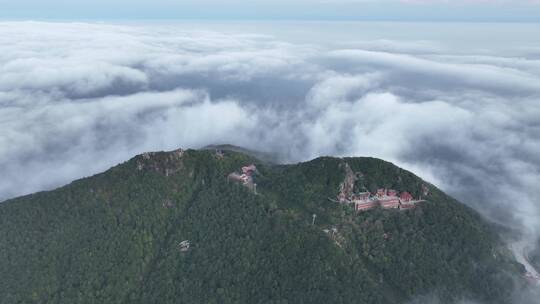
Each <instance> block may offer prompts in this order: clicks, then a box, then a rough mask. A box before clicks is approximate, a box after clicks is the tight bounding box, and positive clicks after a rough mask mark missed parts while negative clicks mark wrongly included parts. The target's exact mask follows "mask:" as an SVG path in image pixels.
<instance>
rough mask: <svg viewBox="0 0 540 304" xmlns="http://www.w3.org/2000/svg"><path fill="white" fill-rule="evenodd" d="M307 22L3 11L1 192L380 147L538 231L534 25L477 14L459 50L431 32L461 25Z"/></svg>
mask: <svg viewBox="0 0 540 304" xmlns="http://www.w3.org/2000/svg"><path fill="white" fill-rule="evenodd" d="M302 26H303V27H302ZM302 26H300V27H294V26H293V25H291V26H290V27H289V28H287V27H281V29H282V31H281V32H279V33H278V32H275V31H274V32H272V31H270V30H268V28H271V26H268V25H267V26H266V29H267V30H266V31H265V30H257V28H256V27H253V26H246V27H244V28H243V27H241V26H240V27H233V26H230V27H229V28H226V27H223V28H221V27H220V26H217V25H214V26H208V27H197V26H187V25H186V24H149V25H140V24H123V25H122V24H98V23H47V22H0V169H1V177H0V200H4V199H8V198H12V197H15V196H19V195H23V194H28V193H32V192H35V191H39V190H47V189H52V188H55V187H58V186H61V185H63V184H66V183H68V182H70V181H72V180H74V179H77V178H80V177H83V176H88V175H92V174H95V173H98V172H100V171H103V170H106V169H107V168H109V167H111V166H112V165H115V164H117V163H120V162H122V161H125V160H127V159H129V158H131V157H132V156H134V155H135V154H138V153H141V152H144V151H150V150H172V149H176V148H179V147H184V148H188V147H193V148H197V147H202V146H205V145H208V144H219V143H230V144H235V145H239V146H244V147H247V148H250V149H258V150H264V151H271V152H275V153H279V155H280V156H281V160H282V161H283V162H295V161H303V160H309V159H311V158H314V157H317V156H321V155H334V156H374V157H379V158H383V159H386V160H389V161H392V162H394V163H396V164H397V165H400V166H402V167H404V168H407V169H409V170H412V171H413V172H415V173H417V174H418V175H420V176H421V177H423V178H425V179H427V180H428V181H431V182H433V183H435V184H436V185H438V186H440V187H441V188H442V189H444V190H446V191H447V192H449V193H450V194H453V195H455V196H456V197H457V198H459V199H460V200H462V201H463V202H465V203H467V204H468V205H470V206H472V207H474V208H476V209H477V210H479V211H480V212H482V213H483V214H485V215H486V216H488V217H490V218H491V219H493V220H495V221H499V222H501V223H505V224H507V225H510V226H513V227H517V228H520V229H524V231H527V232H530V233H538V232H540V221H538V219H539V218H540V39H539V38H534V37H527V39H523V41H517V42H516V40H515V39H516V38H515V37H514V36H513V34H512V30H511V29H510V30H509V27H512V25H508V26H505V25H493V28H490V27H486V26H485V25H483V26H484V27H486V28H485V29H484V30H482V29H480V30H478V29H476V32H477V34H478V36H479V37H480V36H483V35H491V38H485V37H484V39H485V41H490V43H486V44H485V45H484V44H482V43H479V42H478V41H476V40H475V41H473V42H471V43H470V45H474V48H470V47H469V48H466V47H463V45H465V44H467V43H466V41H465V42H464V44H459V43H457V44H456V43H454V44H445V43H444V42H445V41H446V40H445V37H436V35H434V34H433V33H446V35H447V37H449V38H448V39H449V40H451V39H450V38H453V39H454V40H453V41H460V40H461V38H462V35H463V40H466V39H467V35H466V34H467V33H466V32H467V26H466V25H465V26H464V25H461V26H460V27H458V28H456V29H454V28H453V27H452V26H450V25H445V26H446V28H444V29H441V31H433V30H431V31H430V30H429V29H425V31H426V34H425V37H427V38H426V39H421V38H422V37H424V36H422V32H421V30H418V29H419V28H425V26H422V27H418V25H400V24H361V25H351V26H352V29H351V30H349V31H348V32H347V34H345V35H344V34H343V31H340V30H339V29H338V30H336V31H335V33H332V32H331V31H330V32H328V31H327V32H325V33H324V34H321V37H318V34H317V29H318V28H320V29H323V28H325V27H324V25H322V26H320V27H317V26H315V25H313V24H307V25H306V24H304V25H302ZM415 26H416V27H415ZM432 26H437V25H432ZM474 26H475V25H470V27H471V31H474V30H475V29H474ZM514 26H515V25H514ZM523 26H524V27H526V25H523ZM260 28H264V27H262V26H261V27H260ZM345 28H349V26H347V25H344V27H343V28H342V29H345ZM366 28H367V29H366ZM373 28H375V29H373ZM377 29H382V30H381V33H380V34H377V33H378V32H377ZM407 29H409V30H411V29H412V30H413V31H414V32H415V35H414V37H412V38H411V37H407V36H406V35H403V34H402V35H396V32H399V31H401V32H402V31H407ZM363 30H366V31H368V32H369V34H366V35H364V36H363V35H362V31H363ZM516 31H520V32H522V33H523V31H522V30H520V29H519V28H517V29H516ZM284 33H287V34H284ZM291 33H293V34H291ZM385 33H386V34H388V35H385ZM389 33H392V34H389ZM334 34H335V35H334ZM498 35H501V36H500V37H499V36H498ZM504 35H506V37H507V39H506V40H505V39H504V37H502V36H504ZM306 37H307V38H306ZM346 37H348V38H346ZM388 37H394V38H395V39H389V38H388ZM469 38H471V37H469ZM472 38H474V37H472ZM535 39H536V40H535ZM493 41H494V42H493ZM497 41H499V42H497ZM524 41H525V42H526V43H524ZM506 42H508V43H506Z"/></svg>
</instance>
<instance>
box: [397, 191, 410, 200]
mask: <svg viewBox="0 0 540 304" xmlns="http://www.w3.org/2000/svg"><path fill="white" fill-rule="evenodd" d="M399 199H400V200H401V202H410V201H412V199H413V197H412V195H411V194H410V193H409V192H407V191H405V192H401V194H400V195H399Z"/></svg>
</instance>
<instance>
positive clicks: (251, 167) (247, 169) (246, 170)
mask: <svg viewBox="0 0 540 304" xmlns="http://www.w3.org/2000/svg"><path fill="white" fill-rule="evenodd" d="M255 170H257V167H255V165H249V166H245V167H242V173H244V174H247V175H251V174H253V172H254V171H255Z"/></svg>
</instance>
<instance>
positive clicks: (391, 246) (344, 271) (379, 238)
mask: <svg viewBox="0 0 540 304" xmlns="http://www.w3.org/2000/svg"><path fill="white" fill-rule="evenodd" d="M251 163H255V164H256V165H257V172H258V173H257V174H256V175H255V177H254V179H255V182H256V183H257V191H256V192H257V193H255V192H254V191H253V190H251V189H250V188H249V187H246V186H243V185H241V183H239V182H236V181H233V180H230V179H228V178H227V176H228V175H229V174H230V173H231V172H234V171H238V170H239V168H241V167H242V166H245V165H247V164H251ZM349 171H352V172H355V173H356V174H358V176H359V178H358V179H357V180H356V182H355V185H354V186H355V188H358V189H360V188H361V189H367V190H370V191H375V190H376V189H377V188H380V187H387V188H394V189H396V190H398V191H409V192H411V193H412V194H413V195H415V196H419V195H420V194H421V192H422V191H424V188H425V187H428V188H429V195H428V196H427V197H426V199H427V201H426V202H424V203H420V204H419V205H418V206H417V207H416V208H414V209H411V210H407V211H399V210H382V209H381V208H375V209H374V210H370V211H367V212H363V213H357V212H355V211H354V210H353V209H352V208H351V207H350V206H347V205H343V204H338V203H336V202H333V200H334V199H335V198H336V196H337V194H338V191H339V187H340V184H341V183H343V182H344V179H345V176H346V174H348V172H349ZM314 214H315V215H316V218H315V221H314V224H313V215H314ZM330 231H331V232H330ZM0 235H2V238H3V240H2V242H0V273H2V274H3V275H2V277H1V278H0V299H2V301H1V302H2V303H95V302H99V303H399V302H405V301H408V300H410V299H412V298H414V297H416V296H420V295H425V294H435V295H438V296H440V297H441V299H443V300H446V301H449V302H450V301H452V300H457V299H460V298H469V299H471V298H472V299H476V300H480V301H485V302H489V303H508V302H509V297H510V293H511V291H512V289H513V284H514V283H513V280H512V276H511V274H512V273H518V272H519V267H517V266H516V264H515V263H514V262H512V261H511V259H510V258H509V257H508V256H509V255H508V253H507V252H506V251H505V250H504V247H503V246H502V244H501V242H500V240H499V239H498V237H497V236H496V235H495V234H494V233H493V231H492V227H490V225H489V224H487V223H486V222H485V221H484V220H483V219H482V218H481V217H480V216H479V215H478V214H477V213H476V212H474V211H473V210H471V209H469V208H467V207H465V206H464V205H462V204H460V203H459V202H457V201H455V200H454V199H452V198H450V197H448V196H446V195H445V194H444V193H442V192H440V191H439V190H437V189H436V188H435V187H433V186H431V185H429V184H427V183H425V182H423V181H422V180H421V179H419V178H418V177H416V176H414V175H413V174H411V173H410V172H407V171H404V170H402V169H400V168H397V167H395V166H394V165H392V164H390V163H387V162H384V161H381V160H377V159H372V158H345V159H337V158H318V159H315V160H313V161H310V162H307V163H301V164H296V165H272V164H268V163H266V162H260V161H258V160H257V159H255V158H253V157H252V156H249V155H246V154H242V153H239V152H234V151H224V152H223V154H216V153H215V152H214V151H212V150H203V151H195V150H188V151H182V150H177V151H173V152H158V153H145V154H143V155H139V156H137V157H135V158H133V159H131V160H129V161H128V162H126V163H123V164H121V165H118V166H116V167H113V168H111V169H110V170H108V171H106V172H104V173H102V174H98V175H96V176H93V177H89V178H85V179H81V180H78V181H75V182H73V183H71V184H70V185H67V186H65V187H62V188H59V189H57V190H54V191H49V192H41V193H36V194H33V195H29V196H24V197H20V198H16V199H13V200H9V201H6V202H4V203H2V204H0ZM182 241H188V242H189V244H190V247H189V249H187V250H181V249H182V247H181V246H180V247H179V243H180V242H182Z"/></svg>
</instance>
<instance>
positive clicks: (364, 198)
mask: <svg viewBox="0 0 540 304" xmlns="http://www.w3.org/2000/svg"><path fill="white" fill-rule="evenodd" d="M345 202H346V203H350V204H354V209H355V210H356V211H367V210H370V209H373V208H375V207H377V206H381V207H382V208H383V209H410V208H414V207H415V205H416V204H417V203H420V202H422V200H415V199H414V198H413V196H412V195H411V194H410V193H409V192H406V191H404V192H402V193H401V194H399V196H398V192H397V191H396V190H393V189H385V188H381V189H378V190H377V192H376V193H375V194H372V193H370V192H361V193H357V194H353V195H352V196H351V197H350V199H348V200H346V201H345Z"/></svg>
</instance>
